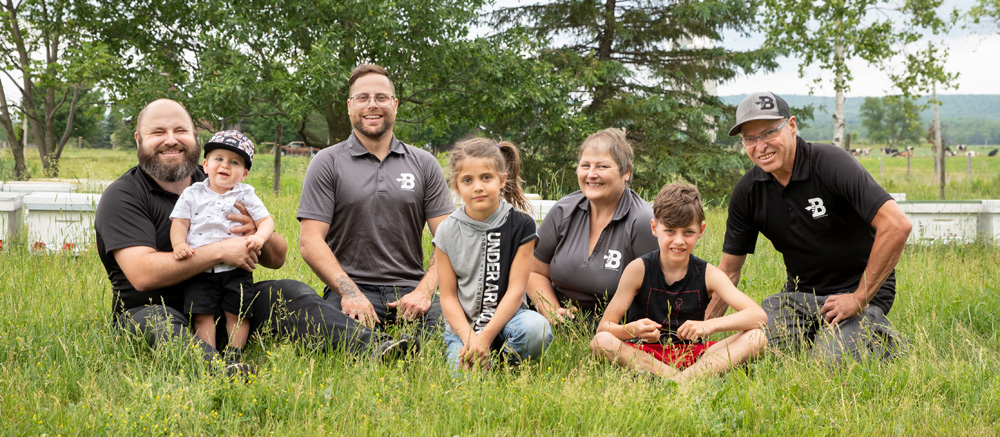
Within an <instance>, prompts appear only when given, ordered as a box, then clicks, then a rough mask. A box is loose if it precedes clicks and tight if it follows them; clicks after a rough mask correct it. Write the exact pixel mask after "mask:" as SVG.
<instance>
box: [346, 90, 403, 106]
mask: <svg viewBox="0 0 1000 437" xmlns="http://www.w3.org/2000/svg"><path fill="white" fill-rule="evenodd" d="M372 99H374V100H375V104H376V105H378V106H389V105H392V101H393V100H396V96H390V95H388V94H381V93H379V94H375V96H374V97H373V96H372V95H370V94H355V95H353V96H351V103H352V104H354V106H355V107H358V108H364V107H365V106H368V103H369V102H371V101H372Z"/></svg>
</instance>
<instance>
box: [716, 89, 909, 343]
mask: <svg viewBox="0 0 1000 437" xmlns="http://www.w3.org/2000/svg"><path fill="white" fill-rule="evenodd" d="M797 134H798V129H797V125H796V119H795V117H793V116H792V115H791V111H790V109H789V107H788V104H787V103H785V101H784V99H782V98H781V97H778V96H777V95H775V94H774V93H770V92H758V93H753V94H751V95H749V96H748V97H746V98H745V99H743V101H742V102H741V103H740V105H739V107H738V108H737V109H736V125H735V126H733V128H732V129H730V130H729V135H739V136H740V139H739V142H738V144H739V145H741V146H742V147H743V148H744V149H745V150H746V153H747V156H749V157H750V161H752V162H753V163H754V164H755V166H754V167H753V168H752V169H750V171H748V172H747V173H746V174H745V175H743V177H742V178H741V179H740V180H739V182H737V184H736V187H735V188H734V189H733V193H732V197H731V198H730V201H729V218H728V220H727V221H726V235H725V241H724V243H723V247H722V251H723V255H722V259H721V261H720V263H719V268H720V269H722V271H724V272H726V274H727V275H729V277H730V279H732V281H733V283H734V284H737V283H738V282H739V279H740V274H741V271H742V269H743V264H744V262H745V261H746V255H747V254H750V253H753V252H754V247H755V246H756V243H757V234H758V233H762V234H764V236H765V237H767V239H768V240H770V241H771V243H772V244H773V245H774V248H775V249H777V250H778V252H780V253H781V255H782V257H783V258H784V263H785V270H786V273H787V280H786V282H785V285H784V287H783V290H782V291H781V292H779V293H777V294H774V295H772V296H770V297H767V298H766V299H764V301H763V302H762V305H761V306H763V307H764V310H765V311H766V312H767V315H768V325H767V328H766V331H767V339H768V343H769V344H770V345H771V346H772V347H774V348H776V349H778V350H784V351H789V350H796V349H797V348H799V347H800V346H804V347H807V348H811V351H812V352H811V353H812V354H814V355H817V356H819V357H820V358H822V359H824V360H829V361H840V360H841V359H842V358H843V357H846V356H851V357H853V358H854V359H856V360H859V359H861V358H862V357H864V356H869V355H870V356H875V357H877V358H882V359H886V358H891V357H893V356H895V355H896V354H897V353H898V352H899V350H900V348H901V347H902V346H903V340H902V339H901V338H900V336H899V335H898V334H897V333H896V332H895V331H894V330H893V328H892V324H891V323H890V322H889V320H888V319H887V318H886V314H888V313H889V310H890V309H891V308H892V303H893V300H894V299H895V295H896V277H895V270H894V269H895V267H896V263H897V262H899V257H900V255H901V254H902V252H903V247H904V245H905V243H906V238H907V236H909V233H910V227H911V225H910V221H909V220H908V219H907V217H906V214H904V213H903V211H902V210H901V209H900V208H899V206H898V205H897V204H896V202H895V201H894V200H893V199H892V196H890V195H889V193H887V192H886V191H885V189H883V188H882V187H881V186H880V185H879V184H878V183H877V182H875V180H874V179H873V178H872V177H871V175H870V174H868V172H867V171H865V169H864V168H863V167H861V165H860V164H859V163H858V162H857V161H855V160H854V158H852V157H851V155H850V154H848V153H847V151H845V150H843V149H840V148H838V147H833V146H830V145H826V144H811V143H807V142H806V141H805V140H803V139H802V138H801V137H799V136H798V135H797ZM724 309H725V308H724V307H722V308H719V307H718V306H714V305H713V308H710V311H711V312H713V313H714V314H716V315H719V314H721V312H723V311H724Z"/></svg>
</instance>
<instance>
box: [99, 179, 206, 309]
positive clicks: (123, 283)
mask: <svg viewBox="0 0 1000 437" xmlns="http://www.w3.org/2000/svg"><path fill="white" fill-rule="evenodd" d="M205 177H206V176H205V173H204V172H203V171H202V170H201V168H199V169H198V170H197V171H195V173H194V175H192V179H193V180H194V181H193V182H201V181H203V180H205ZM178 197H180V196H178V195H177V194H174V193H171V192H169V191H165V190H163V189H162V188H160V185H159V184H157V183H156V181H155V180H153V178H152V177H150V176H149V175H148V174H147V173H146V172H145V171H143V170H142V169H140V168H139V167H138V166H136V167H132V168H131V169H130V170H129V171H127V172H125V174H123V175H122V176H121V177H120V178H118V180H116V181H114V182H112V183H111V185H109V186H108V188H107V189H106V190H104V194H103V195H101V202H100V203H99V204H98V205H97V215H96V217H95V218H94V230H95V231H96V232H97V250H98V255H99V256H100V257H101V262H102V263H104V269H105V270H107V272H108V279H110V280H111V289H112V293H111V294H112V297H111V311H112V312H113V313H115V314H118V313H121V312H123V311H125V310H126V309H129V308H135V307H139V306H143V305H149V304H160V303H162V304H165V305H167V306H170V307H173V308H176V309H181V308H183V306H184V305H183V303H184V302H183V297H184V293H183V291H182V290H181V289H180V288H179V285H174V286H170V287H164V288H161V289H159V290H150V291H138V290H136V289H135V287H133V286H132V283H131V282H129V281H128V278H126V277H125V273H124V272H122V269H121V266H119V265H118V261H116V260H115V257H114V256H113V255H112V254H111V252H112V251H115V250H118V249H124V248H126V247H133V246H146V247H152V248H154V249H156V250H157V251H160V252H170V251H173V246H172V245H171V244H170V212H171V211H173V209H174V204H175V203H177V198H178Z"/></svg>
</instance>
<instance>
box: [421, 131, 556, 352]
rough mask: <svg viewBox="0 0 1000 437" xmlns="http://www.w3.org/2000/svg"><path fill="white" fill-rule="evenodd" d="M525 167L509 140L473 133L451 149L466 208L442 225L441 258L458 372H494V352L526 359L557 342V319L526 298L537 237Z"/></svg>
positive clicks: (449, 339)
mask: <svg viewBox="0 0 1000 437" xmlns="http://www.w3.org/2000/svg"><path fill="white" fill-rule="evenodd" d="M520 167H521V158H520V155H519V153H518V151H517V147H516V146H514V144H512V143H509V142H502V143H499V144H497V142H496V141H493V140H490V139H486V138H473V139H469V140H465V141H462V142H460V143H458V144H457V145H456V146H455V149H454V150H452V152H451V160H450V168H451V185H452V188H453V189H454V190H455V191H457V192H458V193H459V194H460V195H461V196H462V200H463V201H464V202H465V205H464V206H462V207H459V208H458V209H456V210H455V212H454V213H452V214H451V215H450V216H449V217H448V218H447V219H446V220H445V221H444V222H442V223H441V225H440V226H439V227H438V229H437V233H436V235H435V236H434V244H435V246H436V247H435V249H434V260H435V264H436V265H437V272H438V278H439V285H438V287H439V288H440V290H441V311H442V313H443V314H444V316H445V319H447V320H448V325H447V327H446V329H445V333H444V341H445V345H446V347H447V355H448V362H449V363H450V364H451V366H452V368H453V369H458V368H464V369H470V368H473V367H475V366H480V367H481V368H483V369H488V368H489V366H490V352H491V351H497V352H499V353H501V354H503V355H505V356H506V358H507V359H508V360H510V361H511V362H512V363H518V362H520V361H522V360H525V359H530V358H535V357H538V356H539V355H541V353H542V351H544V350H545V348H546V347H547V346H548V344H549V342H550V341H552V328H551V327H550V326H549V322H548V321H547V320H545V318H544V317H542V315H541V314H538V313H536V312H534V311H531V310H529V309H528V308H527V303H526V300H525V296H524V289H525V286H526V284H527V281H528V272H529V270H530V267H531V254H532V251H533V250H534V247H535V239H536V238H537V235H536V234H535V221H534V219H532V218H531V217H530V216H529V215H527V214H525V213H523V212H520V211H518V210H516V209H515V207H516V208H517V209H520V210H528V209H529V208H530V205H529V204H528V201H527V199H526V198H525V197H524V192H523V191H522V189H521V181H520V179H519V178H518V173H519V172H520Z"/></svg>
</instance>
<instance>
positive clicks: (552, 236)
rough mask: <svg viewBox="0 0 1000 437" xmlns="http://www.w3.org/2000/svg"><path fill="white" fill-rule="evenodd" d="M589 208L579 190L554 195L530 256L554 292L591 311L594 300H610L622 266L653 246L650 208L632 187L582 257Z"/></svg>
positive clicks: (586, 234)
mask: <svg viewBox="0 0 1000 437" xmlns="http://www.w3.org/2000/svg"><path fill="white" fill-rule="evenodd" d="M589 209H590V201H589V200H587V198H586V197H585V196H584V195H583V193H582V192H580V191H577V192H575V193H572V194H570V195H568V196H566V197H563V198H562V199H559V201H558V202H556V204H555V205H554V206H553V207H552V210H551V211H549V213H548V215H546V216H545V220H543V221H542V225H541V227H539V228H538V246H537V247H536V248H535V258H538V260H539V261H542V262H545V263H548V264H549V279H550V280H551V281H552V286H553V287H554V288H555V290H556V296H557V297H558V298H559V299H560V300H564V299H569V300H572V301H573V302H574V303H575V304H577V305H578V306H580V307H581V308H582V309H585V310H593V309H594V306H595V305H596V304H597V302H598V300H600V301H607V300H610V299H611V296H613V295H614V293H615V290H617V289H618V280H619V279H620V278H621V274H622V272H623V271H624V270H625V266H627V265H628V263H629V262H631V261H632V260H634V259H636V258H638V257H640V256H642V255H645V254H647V253H649V252H651V251H653V250H654V249H656V237H654V236H653V232H652V230H651V229H650V227H649V221H650V220H651V219H652V218H653V208H652V207H651V206H650V205H649V203H647V202H646V201H644V200H642V198H640V197H639V195H638V194H636V193H635V191H632V190H631V189H625V193H624V194H623V195H622V199H621V201H619V202H618V209H616V210H615V215H614V217H612V219H611V223H608V226H607V227H606V228H604V231H603V232H601V236H600V237H599V238H598V240H597V245H596V246H594V252H593V253H591V254H590V255H589V256H588V255H587V248H588V246H589V242H590V211H589Z"/></svg>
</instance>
